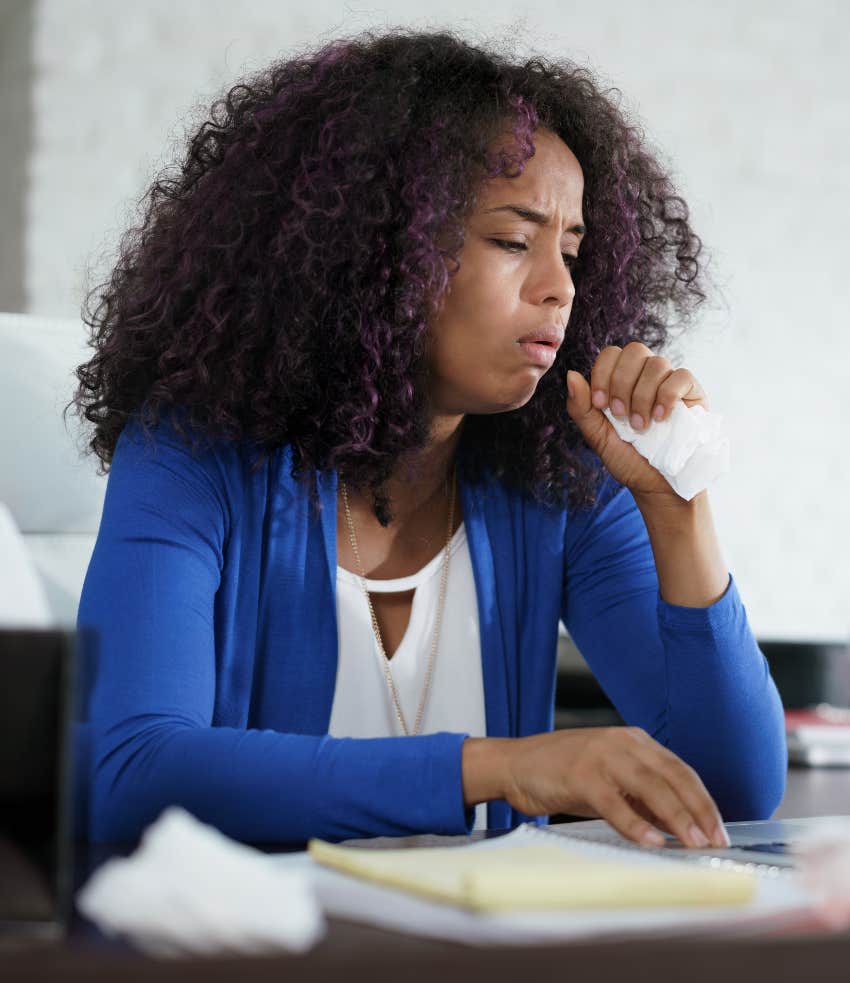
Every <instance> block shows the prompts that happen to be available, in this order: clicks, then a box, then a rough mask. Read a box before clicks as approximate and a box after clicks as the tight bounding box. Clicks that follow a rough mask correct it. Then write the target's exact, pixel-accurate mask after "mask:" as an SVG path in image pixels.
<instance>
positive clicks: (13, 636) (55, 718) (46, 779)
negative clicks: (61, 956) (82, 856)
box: [0, 629, 76, 945]
mask: <svg viewBox="0 0 850 983" xmlns="http://www.w3.org/2000/svg"><path fill="white" fill-rule="evenodd" d="M75 650H76V634H75V632H73V631H62V630H58V629H57V630H44V629H16V630H8V629H7V630H0V942H2V943H3V944H4V945H7V944H9V943H10V942H11V940H13V939H16V938H20V937H33V936H37V937H44V938H54V937H58V936H61V935H62V934H63V933H64V931H65V929H66V927H67V924H68V919H69V915H70V903H71V885H72V875H73V871H72V857H73V852H72V851H73V829H72V825H73V824H72V802H71V782H72V776H71V761H72V747H71V727H72V722H73V719H74V678H75V661H76V660H75Z"/></svg>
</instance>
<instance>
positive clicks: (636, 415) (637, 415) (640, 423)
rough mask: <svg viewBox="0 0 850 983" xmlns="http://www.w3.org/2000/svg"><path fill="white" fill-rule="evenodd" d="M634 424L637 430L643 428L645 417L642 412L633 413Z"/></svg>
mask: <svg viewBox="0 0 850 983" xmlns="http://www.w3.org/2000/svg"><path fill="white" fill-rule="evenodd" d="M632 426H633V427H634V429H635V430H643V417H642V416H641V415H640V413H632Z"/></svg>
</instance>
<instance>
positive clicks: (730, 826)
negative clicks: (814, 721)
mask: <svg viewBox="0 0 850 983" xmlns="http://www.w3.org/2000/svg"><path fill="white" fill-rule="evenodd" d="M835 823H843V824H845V825H846V826H847V828H848V830H850V815H847V816H813V817H810V818H806V819H764V820H759V821H757V822H739V823H725V824H724V825H725V827H726V832H727V833H728V835H729V840H730V842H731V845H730V846H729V847H727V848H724V849H720V848H716V847H707V848H706V849H704V850H696V849H694V848H693V847H686V846H685V845H684V844H683V843H682V842H681V841H680V840H678V839H676V837H674V836H667V837H666V839H667V842H666V844H665V845H664V846H663V847H660V848H659V849H655V848H653V847H644V846H640V845H639V844H636V843H633V842H631V841H630V840H627V839H625V837H623V836H620V834H619V833H617V832H616V831H615V830H612V829H611V827H610V826H609V825H608V824H607V823H606V822H604V821H603V820H599V819H592V820H589V821H587V822H573V823H556V824H553V825H552V826H550V827H549V828H550V829H553V830H556V831H557V832H558V833H562V834H564V835H565V836H568V837H576V838H578V839H581V840H590V841H592V842H594V843H605V844H609V845H612V846H620V847H625V848H626V849H633V850H641V851H647V850H649V851H650V852H652V853H657V854H662V855H666V856H670V855H672V854H675V855H676V856H681V857H687V858H688V859H693V860H702V861H703V862H704V860H705V858H706V857H715V858H718V860H719V861H721V862H722V861H728V862H729V863H730V864H742V865H745V866H752V867H754V868H756V869H757V870H765V871H767V872H778V871H782V870H785V869H793V867H794V863H795V861H794V856H793V848H794V845H795V844H796V843H797V842H798V841H799V840H800V838H801V837H804V836H808V835H810V834H811V833H812V832H813V831H815V830H818V829H822V828H824V827H826V826H832V825H834V824H835Z"/></svg>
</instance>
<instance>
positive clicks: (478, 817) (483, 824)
mask: <svg viewBox="0 0 850 983" xmlns="http://www.w3.org/2000/svg"><path fill="white" fill-rule="evenodd" d="M443 552H444V551H443V550H440V552H439V554H438V555H437V556H435V557H434V558H433V559H432V560H431V561H430V562H429V563H427V564H426V565H425V566H424V567H422V569H421V570H419V571H418V572H417V573H414V574H411V575H410V576H409V577H398V578H396V579H395V580H369V579H368V578H367V580H366V587H367V589H368V590H369V592H370V593H382V592H383V593H390V592H394V591H409V590H415V593H414V595H413V604H412V606H411V610H410V622H409V623H408V626H407V630H406V631H405V633H404V638H403V639H402V640H401V644H400V645H399V647H398V648H397V649H396V651H395V653H394V654H393V656H392V658H391V659H390V670H391V672H392V676H393V682H394V683H395V688H396V692H397V693H398V699H399V703H400V704H401V711H402V713H403V714H404V719H405V722H406V723H407V726H408V728H412V727H413V726H414V723H415V721H416V714H417V712H418V710H419V703H420V701H421V699H422V689H423V687H424V684H425V672H426V670H427V667H428V657H429V655H430V652H431V644H432V641H433V637H434V623H435V621H436V617H437V604H438V602H439V597H440V578H441V576H442V564H443ZM361 585H362V581H361V579H360V577H359V576H358V575H357V574H356V573H352V572H351V571H350V570H344V569H343V568H342V567H340V566H339V565H337V568H336V606H337V625H338V632H339V658H338V663H337V672H336V688H335V690H334V701H333V707H332V708H331V720H330V725H329V727H328V732H329V733H330V734H331V735H332V736H333V737H394V736H399V735H401V734H402V733H403V731H402V729H401V724H400V723H399V721H398V717H397V716H396V712H395V705H394V704H393V699H392V695H391V694H390V689H389V686H388V685H387V680H386V677H385V675H384V669H383V661H382V656H381V653H380V651H379V649H378V642H377V639H376V638H375V633H374V631H373V629H372V621H371V618H370V616H369V606H368V604H367V603H366V598H365V596H364V595H363V588H362V586H361ZM437 731H453V732H455V733H457V732H458V731H460V732H463V733H467V734H469V735H470V736H471V737H484V736H486V734H487V725H486V718H485V713H484V679H483V674H482V670H481V640H480V637H479V628H478V601H477V598H476V595H475V580H474V578H473V573H472V561H471V559H470V556H469V544H468V543H467V540H466V528H465V526H464V524H463V523H461V525H460V526H459V527H458V529H457V531H456V532H455V534H454V536H453V537H452V540H451V543H450V545H449V571H448V578H447V582H446V601H445V608H444V610H443V620H442V625H441V626H440V639H439V642H438V644H437V653H436V656H435V658H434V668H433V672H432V676H431V690H430V693H429V696H428V702H427V704H426V706H425V713H424V715H423V718H422V727H421V729H420V733H422V734H434V733H436V732H437ZM474 828H475V829H486V828H487V811H486V803H481V804H480V805H478V806H476V807H475V824H474Z"/></svg>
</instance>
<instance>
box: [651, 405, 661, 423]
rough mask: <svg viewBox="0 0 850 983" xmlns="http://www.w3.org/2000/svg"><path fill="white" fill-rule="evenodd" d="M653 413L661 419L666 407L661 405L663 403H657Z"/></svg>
mask: <svg viewBox="0 0 850 983" xmlns="http://www.w3.org/2000/svg"><path fill="white" fill-rule="evenodd" d="M652 415H653V416H654V417H655V419H656V420H660V419H661V417H662V416H664V407H663V406H662V405H661V403H656V404H655V409H654V410H653V411H652Z"/></svg>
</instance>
